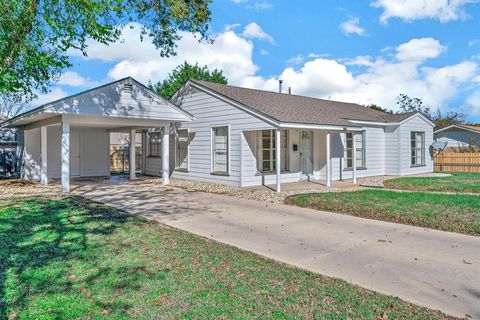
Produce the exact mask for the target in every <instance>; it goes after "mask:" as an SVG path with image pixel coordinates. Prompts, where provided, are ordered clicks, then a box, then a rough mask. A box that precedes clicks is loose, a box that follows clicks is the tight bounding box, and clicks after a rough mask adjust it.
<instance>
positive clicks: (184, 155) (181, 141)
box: [175, 129, 189, 170]
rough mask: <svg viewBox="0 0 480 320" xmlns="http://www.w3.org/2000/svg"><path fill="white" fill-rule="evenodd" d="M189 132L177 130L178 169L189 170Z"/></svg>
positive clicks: (176, 165) (176, 159)
mask: <svg viewBox="0 0 480 320" xmlns="http://www.w3.org/2000/svg"><path fill="white" fill-rule="evenodd" d="M188 143H189V141H188V130H187V129H180V130H177V150H176V152H177V154H176V158H175V161H176V164H175V167H176V169H181V170H188Z"/></svg>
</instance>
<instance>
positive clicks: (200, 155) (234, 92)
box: [2, 78, 434, 191]
mask: <svg viewBox="0 0 480 320" xmlns="http://www.w3.org/2000/svg"><path fill="white" fill-rule="evenodd" d="M2 126H3V127H14V128H17V129H18V134H17V141H18V143H19V150H21V157H20V159H22V162H21V166H20V167H21V176H22V177H24V178H25V179H32V180H41V181H42V183H47V178H61V179H62V189H63V190H64V191H68V190H69V177H70V176H74V177H90V176H108V175H109V174H110V172H109V161H108V158H109V156H108V155H109V151H108V150H109V146H110V140H109V133H110V132H115V131H123V132H130V139H133V140H137V139H135V137H136V136H137V134H141V142H142V150H143V151H144V152H142V157H143V159H142V160H143V161H142V168H141V171H142V173H143V174H146V175H158V176H162V177H163V182H164V183H165V184H167V183H168V179H169V176H170V175H173V176H174V177H179V178H185V179H191V180H199V181H208V182H217V183H224V184H230V185H236V186H256V185H262V184H272V183H276V184H277V190H278V191H280V186H281V184H280V183H281V182H297V181H300V180H302V179H316V180H325V181H326V184H327V185H330V183H331V181H332V180H340V179H351V178H354V180H355V179H356V178H357V177H365V176H376V175H408V174H414V173H424V172H432V170H433V166H432V158H431V155H430V152H429V150H430V146H431V144H432V140H433V126H434V124H433V123H432V122H431V121H430V120H428V119H427V118H425V117H424V116H423V115H421V114H419V113H408V114H397V115H391V114H386V113H383V112H380V111H376V110H372V109H369V108H366V107H362V106H360V105H356V104H351V103H341V102H334V101H328V100H320V99H314V98H308V97H302V96H296V95H288V94H283V93H274V92H267V91H260V90H252V89H244V88H239V87H233V86H227V85H219V84H214V83H209V82H203V81H188V82H187V83H186V84H185V85H184V86H183V87H182V88H181V90H179V92H177V94H176V95H175V96H174V98H173V99H172V102H170V101H166V100H165V99H163V98H161V97H159V96H158V95H156V94H155V93H154V92H152V91H151V90H149V89H148V88H147V87H145V86H144V85H142V84H140V83H138V82H137V81H135V80H134V79H132V78H126V79H122V80H119V81H115V82H113V83H110V84H107V85H104V86H100V87H97V88H94V89H91V90H88V91H86V92H82V93H79V94H76V95H73V96H70V97H66V98H63V99H60V100H58V101H54V102H51V103H48V104H46V105H43V106H41V107H39V108H36V109H34V110H31V111H28V112H26V113H24V114H21V115H18V116H17V117H14V118H12V119H10V120H8V121H7V122H5V123H4V124H3V125H2ZM132 154H134V153H132ZM133 162H134V161H133ZM130 177H131V178H134V177H135V166H132V167H131V168H130Z"/></svg>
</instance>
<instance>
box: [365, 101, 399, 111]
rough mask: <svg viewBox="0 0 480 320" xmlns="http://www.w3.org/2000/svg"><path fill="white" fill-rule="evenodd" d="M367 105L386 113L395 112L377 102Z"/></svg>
mask: <svg viewBox="0 0 480 320" xmlns="http://www.w3.org/2000/svg"><path fill="white" fill-rule="evenodd" d="M365 107H367V108H370V109H373V110H377V111H382V112H385V113H393V111H392V110H390V109H387V108H383V107H380V106H379V105H376V104H374V103H372V104H369V105H367V106H365Z"/></svg>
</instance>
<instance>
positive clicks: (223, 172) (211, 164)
mask: <svg viewBox="0 0 480 320" xmlns="http://www.w3.org/2000/svg"><path fill="white" fill-rule="evenodd" d="M216 128H227V171H215V170H214V167H215V165H214V163H213V161H214V156H213V152H214V150H213V146H214V144H215V143H214V138H215V136H214V130H215V129H216ZM210 174H211V175H226V176H229V175H230V125H229V124H225V125H215V126H211V127H210Z"/></svg>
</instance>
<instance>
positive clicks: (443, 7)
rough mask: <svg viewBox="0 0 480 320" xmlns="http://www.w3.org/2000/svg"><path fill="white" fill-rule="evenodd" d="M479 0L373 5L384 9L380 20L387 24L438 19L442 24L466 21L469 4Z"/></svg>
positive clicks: (388, 0) (386, 0)
mask: <svg viewBox="0 0 480 320" xmlns="http://www.w3.org/2000/svg"><path fill="white" fill-rule="evenodd" d="M478 2H479V1H478V0H403V1H399V0H375V1H373V2H372V3H371V5H372V6H373V7H375V8H380V9H383V13H382V15H381V17H380V20H381V21H382V22H384V23H386V22H387V21H388V20H389V19H390V18H400V19H404V20H407V21H412V20H418V19H437V20H439V21H441V22H448V21H452V20H458V19H465V18H466V17H467V14H466V12H465V6H466V5H467V4H472V3H478Z"/></svg>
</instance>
